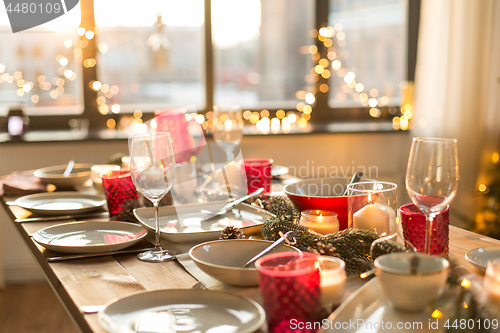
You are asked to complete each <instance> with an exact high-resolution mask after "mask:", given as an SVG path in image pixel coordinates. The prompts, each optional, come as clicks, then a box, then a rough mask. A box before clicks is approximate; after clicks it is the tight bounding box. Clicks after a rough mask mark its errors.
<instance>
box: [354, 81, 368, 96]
mask: <svg viewBox="0 0 500 333" xmlns="http://www.w3.org/2000/svg"><path fill="white" fill-rule="evenodd" d="M354 89H355V90H356V91H357V92H362V91H363V89H365V86H363V84H362V83H356V86H355V87H354ZM365 95H366V94H365Z"/></svg>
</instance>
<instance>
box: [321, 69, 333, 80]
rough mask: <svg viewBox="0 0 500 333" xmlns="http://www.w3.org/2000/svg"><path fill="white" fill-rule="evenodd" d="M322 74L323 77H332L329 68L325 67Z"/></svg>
mask: <svg viewBox="0 0 500 333" xmlns="http://www.w3.org/2000/svg"><path fill="white" fill-rule="evenodd" d="M321 76H322V77H323V78H325V79H328V78H330V76H331V73H330V71H329V70H328V69H325V70H324V71H323V73H321Z"/></svg>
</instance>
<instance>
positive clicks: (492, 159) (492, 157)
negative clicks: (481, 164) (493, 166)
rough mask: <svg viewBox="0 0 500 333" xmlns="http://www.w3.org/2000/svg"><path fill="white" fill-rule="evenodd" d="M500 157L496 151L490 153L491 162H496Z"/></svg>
mask: <svg viewBox="0 0 500 333" xmlns="http://www.w3.org/2000/svg"><path fill="white" fill-rule="evenodd" d="M499 159H500V154H498V152H494V153H493V154H492V155H491V162H493V163H498V160H499Z"/></svg>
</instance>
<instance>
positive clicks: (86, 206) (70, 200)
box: [15, 192, 106, 215]
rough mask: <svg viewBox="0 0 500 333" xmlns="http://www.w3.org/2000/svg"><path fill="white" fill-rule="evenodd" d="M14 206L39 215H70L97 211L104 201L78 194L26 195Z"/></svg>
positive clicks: (93, 196) (96, 197) (94, 196)
mask: <svg viewBox="0 0 500 333" xmlns="http://www.w3.org/2000/svg"><path fill="white" fill-rule="evenodd" d="M15 204H16V205H18V206H19V207H22V208H24V209H26V210H29V211H30V212H32V213H35V214H39V215H71V214H84V213H90V212H93V211H96V210H99V209H100V208H102V207H103V206H104V205H105V204H106V200H105V199H103V198H102V197H99V196H96V195H88V194H80V193H78V192H52V193H38V194H31V195H27V196H24V197H21V198H19V199H17V200H16V202H15Z"/></svg>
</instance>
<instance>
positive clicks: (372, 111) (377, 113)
mask: <svg viewBox="0 0 500 333" xmlns="http://www.w3.org/2000/svg"><path fill="white" fill-rule="evenodd" d="M381 114H382V112H381V111H380V110H379V109H377V108H371V109H370V116H372V117H373V118H378V117H380V115H381Z"/></svg>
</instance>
